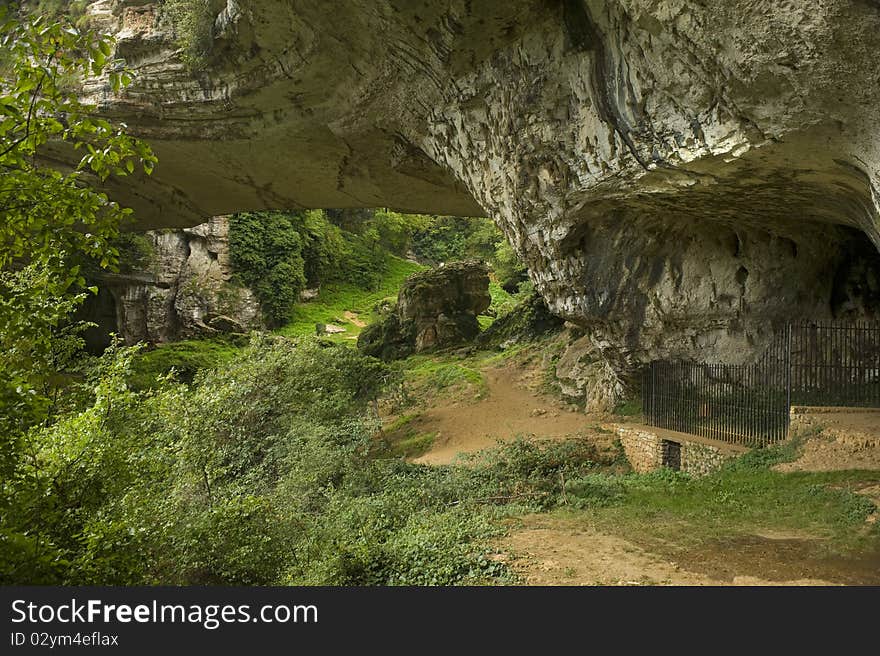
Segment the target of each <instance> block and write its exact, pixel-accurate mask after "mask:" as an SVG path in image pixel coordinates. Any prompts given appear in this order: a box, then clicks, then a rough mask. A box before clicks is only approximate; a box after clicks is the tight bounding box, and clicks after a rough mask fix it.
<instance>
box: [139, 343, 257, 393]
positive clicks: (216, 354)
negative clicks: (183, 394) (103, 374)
mask: <svg viewBox="0 0 880 656" xmlns="http://www.w3.org/2000/svg"><path fill="white" fill-rule="evenodd" d="M240 352H241V346H239V345H238V343H237V342H235V341H233V340H229V339H190V340H185V341H182V342H172V343H170V344H160V345H159V346H157V347H156V348H153V349H150V350H148V351H141V352H140V353H138V354H137V355H136V356H135V357H134V359H133V361H132V374H131V376H130V377H129V379H128V384H129V385H130V386H131V388H132V389H133V390H136V391H139V390H146V389H150V388H152V387H155V386H156V380H157V378H159V377H160V376H165V375H167V374H168V373H169V372H170V371H171V370H172V369H173V370H174V372H175V374H176V376H177V379H178V380H180V381H181V382H184V383H187V384H189V383H192V382H193V379H194V378H195V376H196V374H197V373H198V372H199V371H200V370H202V369H214V368H215V367H217V366H219V365H221V364H224V363H226V362H229V361H230V360H231V359H232V358H233V357H235V356H236V355H237V354H238V353H240Z"/></svg>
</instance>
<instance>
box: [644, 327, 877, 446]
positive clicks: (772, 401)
mask: <svg viewBox="0 0 880 656" xmlns="http://www.w3.org/2000/svg"><path fill="white" fill-rule="evenodd" d="M642 403H643V411H644V415H645V419H646V422H647V423H648V424H649V425H652V426H657V427H660V428H667V429H670V430H675V431H680V432H683V433H691V434H693V435H700V436H702V437H708V438H712V439H717V440H723V441H725V442H732V443H735V444H743V445H746V446H764V445H767V444H770V443H773V442H777V441H779V440H783V439H785V438H786V437H787V435H788V424H789V417H790V408H791V406H792V404H795V405H813V406H816V405H823V406H825V405H836V406H880V325H878V324H875V323H864V322H853V323H845V322H811V323H799V324H789V325H787V326H786V327H785V328H784V330H782V331H780V332H779V333H778V334H777V335H776V336H775V338H774V339H773V340H772V341H771V343H770V345H769V347H768V348H767V350H766V351H765V352H764V354H763V355H762V356H761V358H760V359H759V360H757V361H756V362H754V363H751V364H740V365H730V364H707V363H693V362H668V361H655V362H652V363H651V364H650V365H649V366H648V367H647V368H646V369H645V371H644V374H643V378H642Z"/></svg>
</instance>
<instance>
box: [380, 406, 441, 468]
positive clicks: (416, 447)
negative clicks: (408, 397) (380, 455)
mask: <svg viewBox="0 0 880 656" xmlns="http://www.w3.org/2000/svg"><path fill="white" fill-rule="evenodd" d="M419 416H420V415H419V413H415V414H408V415H401V416H399V417H398V418H397V419H395V420H394V421H392V422H391V423H390V424H388V425H387V426H385V427H384V429H383V433H384V440H385V444H386V449H387V451H386V453H387V454H388V455H391V456H392V457H395V458H415V457H417V456H420V455H422V454H423V453H424V452H425V451H427V450H428V449H430V448H431V445H432V444H433V443H434V439H435V438H436V437H437V433H420V432H419V431H418V429H417V428H416V427H415V426H413V421H414V420H415V419H418V418H419Z"/></svg>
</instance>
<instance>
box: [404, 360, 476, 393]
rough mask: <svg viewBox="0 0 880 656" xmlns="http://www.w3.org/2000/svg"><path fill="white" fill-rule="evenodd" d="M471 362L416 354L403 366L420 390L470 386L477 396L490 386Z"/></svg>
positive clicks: (406, 373) (409, 378)
mask: <svg viewBox="0 0 880 656" xmlns="http://www.w3.org/2000/svg"><path fill="white" fill-rule="evenodd" d="M469 364H471V363H465V362H460V361H455V362H448V361H446V359H445V358H443V357H436V356H433V357H432V356H425V355H416V356H412V357H410V358H409V359H408V360H407V361H406V362H404V363H403V364H402V365H401V366H402V368H403V370H404V371H405V375H406V378H407V380H408V381H410V383H411V384H412V385H414V386H415V388H416V389H417V390H418V389H419V388H428V389H432V390H434V391H441V390H447V389H450V388H458V389H461V388H465V387H470V388H471V389H473V390H474V391H475V395H476V397H477V398H481V397H482V396H485V395H486V394H487V393H488V386H487V385H486V379H485V378H484V377H483V373H482V372H481V371H480V370H479V369H477V368H475V367H474V366H468V365H469Z"/></svg>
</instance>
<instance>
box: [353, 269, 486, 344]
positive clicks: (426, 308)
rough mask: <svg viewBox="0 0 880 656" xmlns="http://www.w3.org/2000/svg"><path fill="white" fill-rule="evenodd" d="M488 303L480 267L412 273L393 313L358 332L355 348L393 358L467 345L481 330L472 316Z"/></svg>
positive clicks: (474, 316) (477, 313) (484, 273)
mask: <svg viewBox="0 0 880 656" xmlns="http://www.w3.org/2000/svg"><path fill="white" fill-rule="evenodd" d="M491 302H492V299H491V297H490V296H489V271H488V269H487V268H486V266H485V265H484V264H481V263H478V262H453V263H450V264H446V265H444V266H441V267H438V268H436V269H429V270H427V271H420V272H419V273H414V274H413V275H411V276H410V277H409V278H407V279H406V282H404V283H403V286H402V287H401V288H400V292H399V293H398V295H397V305H396V307H395V308H394V310H393V311H392V312H391V313H389V314H388V316H387V317H385V318H384V319H383V320H382V321H380V322H379V323H376V324H374V325H372V326H369V327H367V328H366V329H365V330H364V331H363V332H362V333H361V334H360V336H359V337H358V349H360V351H361V352H363V353H364V354H366V355H372V356H374V357H378V358H382V359H384V360H394V359H397V358H404V357H406V356H408V355H412V354H413V353H421V352H423V351H430V350H434V349H440V348H447V347H450V346H457V345H459V344H462V343H466V342H470V341H472V340H473V339H474V338H475V337H476V336H477V335H478V334H479V332H480V325H479V323H478V322H477V316H478V315H480V314H482V313H483V312H485V311H486V310H487V309H488V308H489V304H490V303H491Z"/></svg>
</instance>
